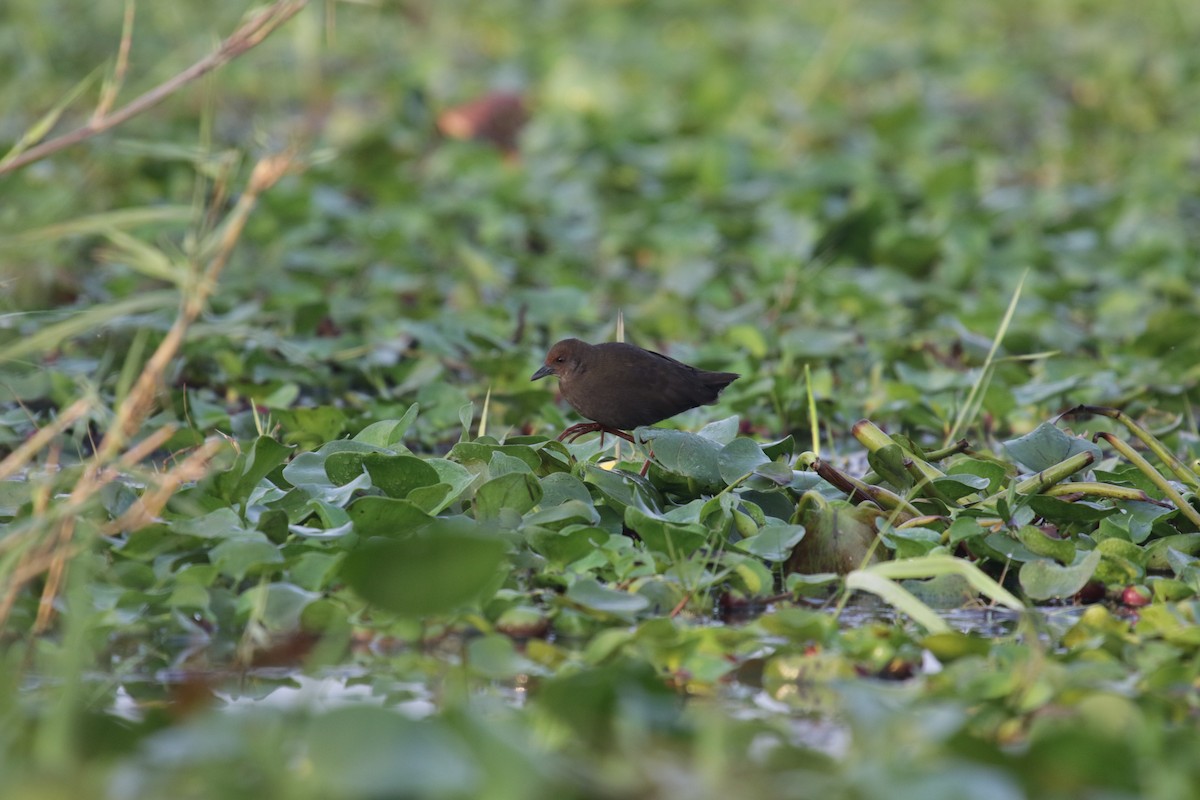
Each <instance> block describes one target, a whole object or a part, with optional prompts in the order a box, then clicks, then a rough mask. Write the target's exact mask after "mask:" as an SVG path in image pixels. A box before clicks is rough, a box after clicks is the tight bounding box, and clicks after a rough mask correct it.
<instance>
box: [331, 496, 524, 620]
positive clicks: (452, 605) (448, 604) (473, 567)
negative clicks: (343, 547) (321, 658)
mask: <svg viewBox="0 0 1200 800" xmlns="http://www.w3.org/2000/svg"><path fill="white" fill-rule="evenodd" d="M364 499H366V498H364ZM394 502H400V501H394ZM506 550H507V545H505V543H504V541H503V540H502V539H500V538H498V537H496V536H488V535H483V534H471V533H464V532H461V531H452V530H448V529H442V527H441V526H435V527H434V529H432V530H427V531H426V532H425V533H424V534H423V535H420V536H410V537H407V538H403V539H381V538H376V539H371V540H368V541H365V542H361V543H360V544H359V545H358V546H357V547H356V548H355V549H354V550H352V551H350V553H349V554H347V556H346V560H345V561H344V562H342V568H341V576H342V578H343V579H344V580H345V581H346V583H347V584H349V586H350V588H352V589H353V590H354V591H355V592H357V593H358V594H359V595H361V596H362V597H363V598H364V599H365V600H367V602H369V603H371V604H373V605H376V606H378V607H379V608H382V609H384V610H385V611H390V612H392V613H394V614H399V615H401V616H409V617H420V616H425V615H428V614H443V613H446V612H449V611H453V610H455V609H457V608H460V607H461V606H463V605H466V604H468V603H470V602H472V601H474V600H477V599H481V598H482V597H483V595H484V592H485V591H486V590H487V589H489V588H492V589H493V590H494V588H495V587H496V585H497V584H496V580H497V578H498V577H500V578H502V577H503V570H502V564H503V562H504V554H505V552H506Z"/></svg>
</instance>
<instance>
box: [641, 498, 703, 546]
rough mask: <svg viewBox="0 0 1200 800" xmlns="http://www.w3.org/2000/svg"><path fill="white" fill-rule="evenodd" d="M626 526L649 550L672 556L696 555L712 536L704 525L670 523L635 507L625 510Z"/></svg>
mask: <svg viewBox="0 0 1200 800" xmlns="http://www.w3.org/2000/svg"><path fill="white" fill-rule="evenodd" d="M625 526H626V527H628V528H629V529H631V530H633V531H634V532H635V533H637V535H638V536H640V537H641V538H642V541H643V542H645V543H646V548H647V549H648V550H651V551H654V552H657V553H666V554H668V555H672V556H686V555H690V554H692V553H694V552H695V551H696V550H699V549H700V548H701V547H703V546H704V545H705V544H707V543H708V540H709V537H710V536H711V533H710V531H709V529H708V528H706V527H704V526H703V525H699V524H680V523H674V522H670V521H668V520H666V519H664V518H662V517H660V516H657V515H654V514H651V513H647V512H646V511H643V510H642V509H640V508H636V507H634V506H628V507H627V508H626V509H625Z"/></svg>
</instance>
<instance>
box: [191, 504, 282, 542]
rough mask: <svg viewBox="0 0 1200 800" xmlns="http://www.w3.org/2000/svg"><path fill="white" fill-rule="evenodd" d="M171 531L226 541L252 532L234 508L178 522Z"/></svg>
mask: <svg viewBox="0 0 1200 800" xmlns="http://www.w3.org/2000/svg"><path fill="white" fill-rule="evenodd" d="M171 530H172V531H174V532H175V533H178V534H182V535H184V536H197V537H199V538H201V539H226V538H230V537H235V536H242V535H245V534H248V533H250V532H251V531H250V529H249V528H247V527H246V525H245V524H244V523H243V522H242V518H241V517H239V516H238V514H237V512H236V511H234V510H233V509H232V508H218V509H216V510H215V511H210V512H208V513H207V514H203V515H201V516H199V517H191V518H188V519H181V520H177V521H176V522H173V523H172V524H171ZM264 538H265V537H264Z"/></svg>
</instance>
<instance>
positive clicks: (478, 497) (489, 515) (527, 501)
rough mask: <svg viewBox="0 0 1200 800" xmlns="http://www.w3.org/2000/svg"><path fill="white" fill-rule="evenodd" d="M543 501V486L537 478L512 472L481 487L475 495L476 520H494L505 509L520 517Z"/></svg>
mask: <svg viewBox="0 0 1200 800" xmlns="http://www.w3.org/2000/svg"><path fill="white" fill-rule="evenodd" d="M541 499H542V485H541V484H540V483H539V482H538V479H537V478H535V477H534V476H533V475H532V474H531V473H528V472H510V473H509V474H507V475H501V476H500V477H499V478H493V479H492V480H490V481H488V482H487V483H485V484H483V485H482V486H480V487H479V491H477V492H476V493H475V518H476V519H478V520H481V521H482V520H494V519H497V518H498V517H499V516H500V512H501V511H502V510H503V509H509V510H510V511H512V512H513V513H514V514H516V515H517V516H520V515H522V514H524V513H525V512H526V511H529V510H530V509H531V508H533V507H534V506H535V505H537V504H538V502H539V501H541Z"/></svg>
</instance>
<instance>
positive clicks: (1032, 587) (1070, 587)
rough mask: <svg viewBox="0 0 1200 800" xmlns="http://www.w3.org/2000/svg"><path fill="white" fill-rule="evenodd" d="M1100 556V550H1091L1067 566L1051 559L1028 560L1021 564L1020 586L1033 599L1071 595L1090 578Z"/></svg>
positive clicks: (1098, 564) (1098, 563)
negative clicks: (1081, 558) (1079, 559)
mask: <svg viewBox="0 0 1200 800" xmlns="http://www.w3.org/2000/svg"><path fill="white" fill-rule="evenodd" d="M1101 558H1102V554H1101V553H1100V551H1099V550H1093V551H1092V552H1090V553H1088V554H1087V555H1086V556H1085V557H1084V558H1083V560H1082V561H1080V562H1079V563H1078V564H1075V565H1073V566H1069V567H1063V566H1059V565H1058V564H1055V563H1054V562H1053V561H1044V560H1042V561H1030V562H1028V563H1026V564H1022V565H1021V571H1020V573H1019V579H1020V581H1021V588H1022V589H1023V590H1024V591H1025V594H1026V595H1028V596H1029V597H1031V598H1033V599H1034V600H1049V599H1050V598H1052V597H1071V596H1072V595H1074V594H1076V593H1077V592H1078V591H1079V590H1080V589H1082V588H1083V587H1084V586H1085V585H1086V584H1087V582H1088V581H1089V580H1091V578H1092V575H1093V574H1094V573H1095V572H1096V568H1097V567H1098V566H1100V559H1101Z"/></svg>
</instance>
